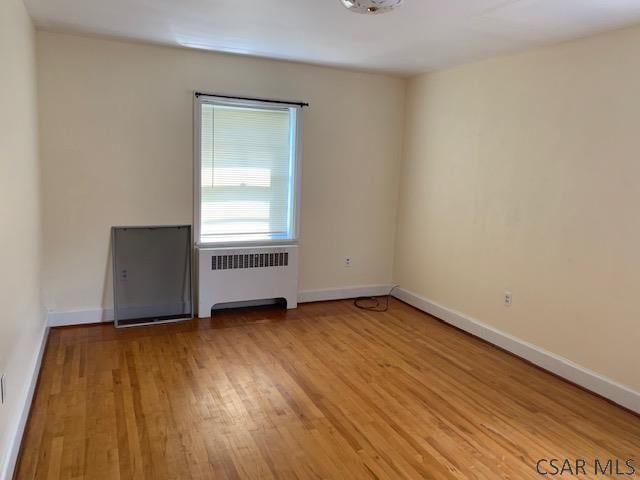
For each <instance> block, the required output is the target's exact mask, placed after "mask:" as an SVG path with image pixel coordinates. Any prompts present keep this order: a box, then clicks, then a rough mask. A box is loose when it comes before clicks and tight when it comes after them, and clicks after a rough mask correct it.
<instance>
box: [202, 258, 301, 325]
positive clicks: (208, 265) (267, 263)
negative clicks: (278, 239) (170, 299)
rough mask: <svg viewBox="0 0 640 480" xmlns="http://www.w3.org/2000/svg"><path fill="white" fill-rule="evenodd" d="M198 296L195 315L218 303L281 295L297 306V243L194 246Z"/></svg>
mask: <svg viewBox="0 0 640 480" xmlns="http://www.w3.org/2000/svg"><path fill="white" fill-rule="evenodd" d="M196 256H197V262H198V279H197V285H198V289H197V290H198V293H197V295H198V298H197V306H198V308H197V312H196V315H197V316H198V317H200V318H203V317H208V316H210V315H211V309H212V308H213V307H214V306H215V305H217V304H220V303H228V302H244V301H251V300H268V299H273V298H284V299H285V300H286V301H287V308H296V307H297V306H298V247H297V246H296V245H274V246H265V247H224V248H210V247H198V248H196Z"/></svg>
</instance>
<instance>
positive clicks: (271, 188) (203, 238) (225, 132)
mask: <svg viewBox="0 0 640 480" xmlns="http://www.w3.org/2000/svg"><path fill="white" fill-rule="evenodd" d="M196 106H197V108H196V167H195V168H196V182H197V183H196V195H195V197H196V198H195V200H196V205H195V217H196V218H195V222H196V241H197V242H198V244H200V245H207V244H229V243H239V242H245V243H267V242H277V241H293V240H296V238H297V218H296V207H297V205H296V203H297V201H296V199H297V197H298V191H299V186H298V184H297V183H298V182H297V170H298V168H297V138H298V120H299V108H300V107H299V106H297V105H289V104H280V103H270V102H263V101H253V100H235V99H226V98H221V97H213V96H204V95H199V96H198V97H197V101H196Z"/></svg>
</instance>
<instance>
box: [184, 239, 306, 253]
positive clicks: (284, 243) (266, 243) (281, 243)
mask: <svg viewBox="0 0 640 480" xmlns="http://www.w3.org/2000/svg"><path fill="white" fill-rule="evenodd" d="M297 245H298V240H297V239H288V240H254V241H244V242H209V243H199V242H196V244H195V247H196V248H197V249H201V250H205V249H214V248H252V247H292V246H297Z"/></svg>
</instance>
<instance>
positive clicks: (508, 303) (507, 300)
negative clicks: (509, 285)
mask: <svg viewBox="0 0 640 480" xmlns="http://www.w3.org/2000/svg"><path fill="white" fill-rule="evenodd" d="M512 303H513V296H512V294H511V292H504V306H505V307H510V306H511V304H512Z"/></svg>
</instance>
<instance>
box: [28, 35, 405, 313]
mask: <svg viewBox="0 0 640 480" xmlns="http://www.w3.org/2000/svg"><path fill="white" fill-rule="evenodd" d="M37 45H38V67H39V81H38V85H39V98H40V102H39V107H40V118H41V123H40V127H41V132H42V133H41V137H40V140H41V145H42V160H43V181H44V189H43V193H44V202H45V204H44V205H45V206H44V208H45V262H44V266H45V270H44V272H45V300H46V305H47V307H48V308H50V309H54V310H58V311H65V310H69V309H76V308H95V307H99V306H101V305H103V306H105V307H109V306H110V304H111V301H112V300H111V277H110V263H109V262H110V260H109V256H108V252H109V248H110V247H109V228H110V226H111V225H126V224H132V225H135V224H171V223H191V221H192V202H193V200H192V161H193V160H192V138H193V130H192V91H194V90H203V91H211V92H216V93H223V94H239V95H248V96H257V97H266V98H284V99H295V100H304V101H308V102H310V104H311V108H309V109H305V112H304V125H303V140H302V144H303V145H302V146H303V162H302V172H303V173H302V176H303V181H302V215H301V216H302V219H301V258H300V265H301V269H300V288H301V289H303V290H306V289H320V288H330V287H341V286H349V285H367V284H379V283H388V282H389V281H390V280H391V274H392V259H393V242H394V234H395V231H394V230H395V222H396V218H395V212H396V207H397V175H398V164H399V162H400V156H401V142H402V139H401V134H402V122H403V120H404V95H405V81H404V80H402V79H398V78H393V77H388V76H382V75H372V74H364V73H354V72H348V71H343V70H337V69H331V68H322V67H314V66H308V65H302V64H295V63H287V62H278V61H270V60H260V59H255V58H249V57H240V56H231V55H224V54H215V53H207V52H199V51H194V50H186V49H177V48H166V47H159V46H152V45H144V44H134V43H125V42H118V41H111V40H105V39H98V38H91V37H81V36H71V35H64V34H54V33H46V32H39V33H38V34H37ZM346 255H351V256H352V257H353V267H351V268H345V267H344V266H343V262H344V257H345V256H346Z"/></svg>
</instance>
